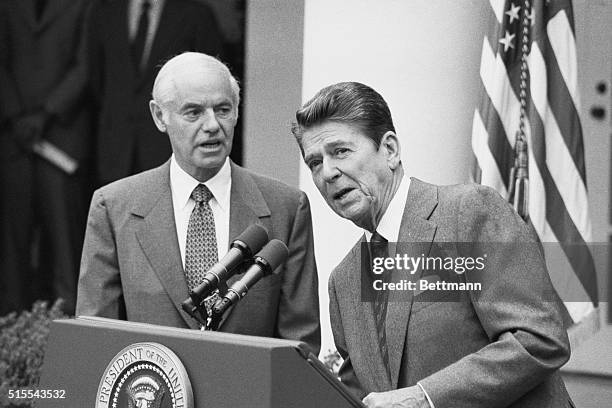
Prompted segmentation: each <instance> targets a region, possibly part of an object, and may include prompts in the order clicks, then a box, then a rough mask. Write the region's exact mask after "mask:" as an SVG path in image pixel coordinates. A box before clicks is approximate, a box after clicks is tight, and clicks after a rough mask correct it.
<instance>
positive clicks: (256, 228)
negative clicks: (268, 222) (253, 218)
mask: <svg viewBox="0 0 612 408" xmlns="http://www.w3.org/2000/svg"><path fill="white" fill-rule="evenodd" d="M269 240H270V239H269V238H268V231H266V229H265V228H264V227H262V226H261V225H259V224H251V225H249V227H248V228H247V229H245V230H244V231H242V233H241V234H240V235H238V236H237V237H236V239H234V241H232V246H238V247H240V250H242V251H246V252H247V253H248V256H252V255H253V254H254V253H257V251H259V250H260V249H261V248H262V247H263V246H264V245H265V244H266V243H267V242H268V241H269Z"/></svg>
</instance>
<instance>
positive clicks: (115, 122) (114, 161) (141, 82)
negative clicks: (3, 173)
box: [87, 0, 223, 185]
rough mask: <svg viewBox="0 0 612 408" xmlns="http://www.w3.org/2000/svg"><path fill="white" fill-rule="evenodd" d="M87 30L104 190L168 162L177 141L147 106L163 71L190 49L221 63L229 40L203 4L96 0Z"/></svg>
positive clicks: (169, 0) (99, 178)
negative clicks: (159, 127) (167, 63)
mask: <svg viewBox="0 0 612 408" xmlns="http://www.w3.org/2000/svg"><path fill="white" fill-rule="evenodd" d="M88 26H89V33H88V36H87V38H88V41H89V47H88V49H89V67H90V79H91V89H92V91H93V94H94V96H95V101H96V103H97V111H98V118H97V119H98V126H97V138H96V145H95V149H94V152H95V160H96V176H97V177H96V179H97V183H98V185H103V184H107V183H110V182H111V181H115V180H117V179H120V178H122V177H126V176H129V175H131V174H134V173H138V172H141V171H143V170H147V169H151V168H153V167H156V166H159V165H160V164H162V163H163V162H164V161H166V159H167V158H168V155H169V154H170V150H171V149H170V144H169V143H168V139H167V138H166V136H165V135H164V134H162V133H160V132H158V131H157V130H156V128H155V126H154V124H153V122H152V121H151V118H150V115H149V110H148V109H147V104H148V102H149V98H150V92H151V88H152V86H153V80H154V79H155V76H156V74H157V71H158V70H159V67H160V65H161V64H163V63H164V62H165V61H166V60H167V59H169V58H171V57H173V56H175V55H177V54H179V53H181V52H185V51H198V52H204V53H206V54H209V55H213V56H217V57H220V58H222V57H223V38H222V36H221V32H220V30H219V27H218V26H217V22H216V20H215V18H214V15H213V13H212V11H211V10H210V8H209V7H208V6H206V5H205V4H202V2H199V1H196V0H96V1H95V3H94V5H93V7H92V11H91V13H90V17H89V24H88Z"/></svg>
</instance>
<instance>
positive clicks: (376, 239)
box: [370, 231, 389, 244]
mask: <svg viewBox="0 0 612 408" xmlns="http://www.w3.org/2000/svg"><path fill="white" fill-rule="evenodd" d="M370 242H372V243H374V244H386V243H387V242H389V241H387V238H385V237H383V236H382V235H380V234H379V233H378V231H374V233H373V234H372V238H370Z"/></svg>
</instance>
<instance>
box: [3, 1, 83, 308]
mask: <svg viewBox="0 0 612 408" xmlns="http://www.w3.org/2000/svg"><path fill="white" fill-rule="evenodd" d="M89 3H90V1H89V0H53V1H50V0H5V1H1V2H0V197H1V198H0V242H1V245H0V271H2V272H1V277H0V280H1V283H0V287H1V288H2V300H1V301H0V314H3V313H6V312H8V311H11V310H16V309H23V308H28V309H29V308H30V306H31V304H32V302H33V301H34V300H36V299H41V298H47V299H48V298H51V299H52V298H54V297H61V298H63V299H64V300H65V301H66V302H65V304H64V307H65V309H66V311H67V312H71V313H72V312H74V304H75V300H76V282H77V277H78V266H79V256H80V253H81V244H82V242H83V230H84V226H85V217H86V215H87V200H88V199H89V198H88V197H87V193H86V179H85V175H86V173H87V164H88V161H89V152H90V146H91V141H92V138H91V109H90V106H89V104H87V103H86V99H85V97H84V95H85V90H86V83H87V69H86V64H85V41H84V38H85V35H84V32H85V29H84V27H85V14H86V11H87V9H88V7H89ZM38 141H46V142H48V143H50V144H52V145H54V146H55V147H57V148H59V149H60V150H62V151H64V152H65V153H67V154H68V155H69V156H71V157H72V158H73V159H75V160H76V161H77V162H78V163H79V165H80V166H79V167H80V169H79V170H78V171H76V172H75V173H74V174H67V173H65V172H64V171H62V170H61V169H60V168H58V167H56V166H54V165H52V164H51V163H50V162H48V161H47V160H45V159H43V158H41V157H39V156H37V155H36V154H34V153H33V144H34V142H38ZM36 237H40V239H36ZM35 243H39V245H36V244H35ZM38 271H39V272H40V273H37V272H38Z"/></svg>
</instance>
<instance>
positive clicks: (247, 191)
mask: <svg viewBox="0 0 612 408" xmlns="http://www.w3.org/2000/svg"><path fill="white" fill-rule="evenodd" d="M231 168H232V188H231V195H230V230H229V243H231V242H232V241H233V240H234V238H236V236H238V235H239V234H240V233H242V231H244V230H245V229H246V228H247V227H248V226H249V225H252V224H262V222H261V220H260V219H261V218H263V217H269V216H270V209H269V208H268V205H267V204H266V201H265V200H264V198H263V195H262V194H261V191H260V190H259V188H258V187H257V184H255V181H253V178H252V177H251V176H250V175H249V173H248V172H247V171H246V170H244V169H243V168H241V167H239V166H236V165H235V164H234V163H233V162H232V163H231ZM241 277H242V276H237V275H234V276H233V277H231V278H230V279H228V280H227V285H228V286H230V285H231V284H232V283H234V282H236V281H237V280H238V279H240V278H241ZM232 311H233V307H231V308H230V309H229V310H228V311H227V312H226V313H225V314H224V315H223V317H222V318H221V321H220V323H219V328H221V326H222V325H223V323H224V322H225V321H226V320H227V318H228V316H229V315H230V314H231V313H232Z"/></svg>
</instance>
